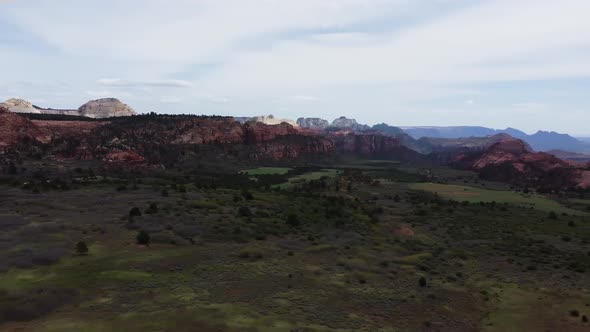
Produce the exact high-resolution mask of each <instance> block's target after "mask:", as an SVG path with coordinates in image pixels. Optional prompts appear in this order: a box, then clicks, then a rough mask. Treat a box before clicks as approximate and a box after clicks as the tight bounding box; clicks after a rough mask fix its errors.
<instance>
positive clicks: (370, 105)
mask: <svg viewBox="0 0 590 332" xmlns="http://www.w3.org/2000/svg"><path fill="white" fill-rule="evenodd" d="M589 12H590V1H585V0H560V1H554V0H535V1H533V0H510V1H508V0H497V1H492V0H490V1H476V0H472V1H471V0H470V1H466V0H428V1H427V0H296V1H294V0H293V1H292V0H194V1H189V0H166V1H165V0H126V1H116V0H101V1H98V0H85V1H79V0H0V73H2V75H0V99H7V98H11V97H21V98H24V99H27V100H30V101H32V102H33V103H35V104H38V105H40V106H47V107H54V108H57V107H64V108H74V107H78V106H79V105H81V104H82V103H84V102H86V101H87V100H89V99H94V98H100V97H117V98H119V99H121V100H123V101H124V102H126V103H128V104H130V105H131V106H132V107H134V108H135V109H136V110H137V111H139V112H148V111H157V112H161V113H196V114H222V115H239V116H249V115H252V116H253V115H261V114H274V115H275V116H279V117H286V118H297V117H299V116H305V117H312V116H319V117H323V118H327V119H329V120H331V119H333V118H336V117H338V116H340V115H345V116H347V117H353V118H356V119H357V120H358V121H359V122H363V123H369V124H373V123H378V122H387V123H389V124H393V125H400V126H410V125H482V126H488V127H494V128H505V127H508V126H511V127H515V128H519V129H522V130H524V131H527V132H534V131H536V130H538V129H543V130H555V131H559V132H567V133H571V134H575V135H582V136H584V135H586V136H590V126H589V125H588V123H590V108H589V105H590V101H589V99H588V92H589V91H590V20H588V19H587V13H589Z"/></svg>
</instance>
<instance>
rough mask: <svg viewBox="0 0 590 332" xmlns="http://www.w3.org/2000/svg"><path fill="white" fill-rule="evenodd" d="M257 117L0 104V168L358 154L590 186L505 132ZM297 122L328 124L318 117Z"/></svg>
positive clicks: (581, 171) (571, 164)
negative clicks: (40, 109)
mask: <svg viewBox="0 0 590 332" xmlns="http://www.w3.org/2000/svg"><path fill="white" fill-rule="evenodd" d="M99 104H100V103H99ZM106 114H107V113H102V114H100V115H106ZM256 119H259V120H262V121H268V120H269V117H261V118H254V119H253V120H248V121H245V122H243V123H241V122H240V121H237V120H236V119H235V118H233V117H221V116H196V115H158V114H156V113H150V114H143V115H136V116H120V117H118V116H114V117H110V118H105V119H101V120H94V119H91V118H89V117H80V116H76V117H72V116H69V115H64V114H59V113H54V114H51V113H45V114H43V113H41V114H39V113H30V114H22V113H20V114H19V113H15V112H11V111H10V110H9V109H7V108H6V107H2V106H0V156H2V158H0V164H4V165H8V166H9V165H10V163H11V162H13V163H14V162H15V161H16V162H18V160H22V159H23V158H33V159H38V158H51V159H55V160H67V159H70V160H94V161H96V162H100V163H103V165H104V167H108V168H122V169H128V170H132V171H134V172H136V171H139V172H149V171H150V170H152V171H153V170H156V169H162V168H164V169H168V168H175V167H183V166H182V165H194V164H195V163H200V162H204V161H207V160H218V161H220V160H226V161H238V162H251V161H258V162H270V163H277V162H282V161H291V162H301V163H304V162H313V161H314V160H322V159H326V158H328V159H330V160H333V161H336V160H338V159H339V158H349V157H352V158H358V157H362V158H369V159H379V160H395V161H397V162H402V163H408V164H410V165H413V167H429V166H428V165H446V166H451V167H454V168H459V169H465V170H471V171H474V172H477V173H478V174H479V175H480V177H481V178H484V179H490V180H496V181H504V182H509V183H513V184H515V185H518V186H530V187H535V188H538V189H539V190H545V191H560V190H569V189H571V188H580V189H584V188H588V187H590V163H583V162H576V161H566V160H563V159H560V158H558V157H556V156H554V155H552V154H548V153H544V152H535V151H533V149H531V148H530V146H529V144H527V143H526V142H524V141H523V140H520V139H517V138H513V137H511V136H510V135H508V134H497V135H493V136H485V137H479V138H478V137H469V138H461V139H449V138H426V137H423V138H421V139H419V140H415V139H414V138H412V137H411V136H409V135H408V134H406V133H404V132H403V131H401V129H399V128H397V127H393V126H389V125H386V124H380V125H376V126H373V127H369V126H366V125H361V124H358V123H357V122H356V121H354V120H352V119H347V118H345V117H340V118H338V119H336V120H335V121H334V122H333V123H332V124H331V125H330V126H328V127H326V128H324V129H323V130H319V129H318V128H304V127H301V126H300V125H295V126H294V125H292V124H289V123H287V122H280V123H278V124H265V123H262V122H259V121H256ZM270 120H272V121H271V122H274V123H276V122H277V120H276V119H274V117H273V118H270ZM298 122H299V123H300V124H304V125H305V124H306V123H307V124H309V123H312V124H317V123H319V124H320V125H322V126H324V125H325V122H324V121H317V120H316V119H314V120H313V121H306V120H301V121H298ZM354 128H356V129H354ZM2 160H4V161H3V162H2ZM2 167H3V166H2V165H0V168H2Z"/></svg>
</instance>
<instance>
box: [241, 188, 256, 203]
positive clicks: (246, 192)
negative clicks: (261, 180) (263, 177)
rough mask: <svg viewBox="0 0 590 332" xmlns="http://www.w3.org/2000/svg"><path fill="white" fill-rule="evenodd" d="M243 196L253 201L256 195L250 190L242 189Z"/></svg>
mask: <svg viewBox="0 0 590 332" xmlns="http://www.w3.org/2000/svg"><path fill="white" fill-rule="evenodd" d="M242 197H244V199H245V200H247V201H251V200H253V199H254V195H252V193H251V192H249V191H248V190H244V191H242Z"/></svg>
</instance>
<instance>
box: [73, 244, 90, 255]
mask: <svg viewBox="0 0 590 332" xmlns="http://www.w3.org/2000/svg"><path fill="white" fill-rule="evenodd" d="M76 252H77V253H78V254H80V255H85V254H86V253H88V246H87V245H86V242H84V241H78V243H77V244H76Z"/></svg>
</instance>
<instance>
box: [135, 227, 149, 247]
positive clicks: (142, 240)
mask: <svg viewBox="0 0 590 332" xmlns="http://www.w3.org/2000/svg"><path fill="white" fill-rule="evenodd" d="M137 244H142V245H145V246H149V245H150V235H149V234H148V232H146V231H144V230H141V231H139V233H137Z"/></svg>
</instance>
